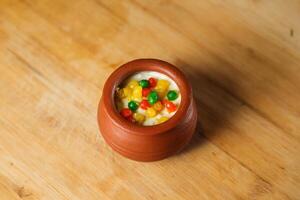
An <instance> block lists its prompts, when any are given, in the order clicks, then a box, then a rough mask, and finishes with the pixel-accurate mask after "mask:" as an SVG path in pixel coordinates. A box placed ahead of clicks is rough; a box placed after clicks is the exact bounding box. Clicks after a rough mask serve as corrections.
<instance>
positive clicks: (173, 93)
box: [167, 90, 178, 101]
mask: <svg viewBox="0 0 300 200" xmlns="http://www.w3.org/2000/svg"><path fill="white" fill-rule="evenodd" d="M167 97H168V100H170V101H174V100H175V99H177V97H178V94H177V92H176V91H175V90H170V91H169V92H168V94H167Z"/></svg>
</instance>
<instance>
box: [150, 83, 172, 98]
mask: <svg viewBox="0 0 300 200" xmlns="http://www.w3.org/2000/svg"><path fill="white" fill-rule="evenodd" d="M169 85H170V83H169V81H167V80H158V81H157V85H156V87H155V88H154V89H155V90H156V91H157V93H158V96H159V98H161V99H162V98H164V96H165V95H166V93H167V91H168V89H169Z"/></svg>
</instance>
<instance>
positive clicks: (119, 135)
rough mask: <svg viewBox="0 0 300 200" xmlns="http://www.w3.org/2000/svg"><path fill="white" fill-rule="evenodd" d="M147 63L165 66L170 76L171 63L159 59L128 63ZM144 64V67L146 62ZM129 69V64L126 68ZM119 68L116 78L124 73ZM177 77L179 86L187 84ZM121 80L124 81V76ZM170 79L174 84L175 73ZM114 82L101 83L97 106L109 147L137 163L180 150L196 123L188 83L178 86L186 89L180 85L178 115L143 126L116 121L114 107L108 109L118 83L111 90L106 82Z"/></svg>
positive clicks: (112, 103)
mask: <svg viewBox="0 0 300 200" xmlns="http://www.w3.org/2000/svg"><path fill="white" fill-rule="evenodd" d="M147 61H150V63H151V61H153V63H152V64H156V65H159V64H161V63H163V64H165V65H168V66H165V67H164V70H168V72H170V71H171V73H172V70H173V69H175V68H174V66H172V65H171V64H169V63H166V62H163V61H160V60H153V59H142V62H140V60H136V61H132V62H133V63H134V64H139V65H141V64H143V63H144V62H147ZM132 62H131V63H132ZM125 65H126V64H125ZM127 65H128V64H127ZM145 65H148V62H147V64H145ZM130 66H132V65H129V66H127V67H130ZM122 67H123V68H125V70H124V72H117V73H119V75H120V76H122V73H125V72H126V71H127V70H126V66H122ZM169 68H170V70H169ZM146 69H147V68H143V69H141V70H146ZM175 70H176V73H177V72H178V69H177V68H176V69H175ZM176 73H175V74H176ZM169 75H172V74H169ZM179 76H180V77H179V78H181V79H183V80H181V81H183V83H185V81H187V80H186V79H185V77H184V76H183V74H182V73H181V72H180V73H179ZM122 78H123V79H125V78H126V77H122ZM171 78H172V77H171ZM173 78H174V79H173V80H175V82H176V79H177V78H178V74H176V76H174V77H173ZM115 80H117V79H115ZM115 80H113V79H111V80H110V78H109V79H108V80H107V82H108V83H105V86H104V91H103V94H102V97H101V100H100V102H99V107H98V124H99V128H100V132H101V134H102V136H103V138H104V139H105V141H106V142H107V143H108V144H109V145H110V146H111V148H112V149H114V150H115V151H117V152H118V153H120V154H121V155H123V156H125V157H127V158H130V159H132V160H137V161H155V160H161V159H163V158H166V157H168V156H171V155H173V154H175V153H177V152H178V151H180V150H181V149H183V147H184V146H185V145H186V144H187V143H188V142H189V141H190V139H191V138H192V135H193V133H194V132H195V129H196V124H197V108H196V105H195V102H194V100H193V97H192V94H190V93H191V88H189V87H190V85H189V84H188V83H187V84H181V85H184V87H187V88H184V87H183V86H182V88H180V90H184V91H185V93H184V92H183V93H181V94H182V95H185V96H182V99H183V100H184V106H183V108H181V110H180V112H177V113H176V114H175V115H174V116H173V117H175V116H176V115H178V116H176V119H172V118H173V117H172V118H171V119H170V120H168V121H167V122H165V123H162V124H160V125H155V126H149V127H143V126H140V125H136V124H132V123H131V122H128V121H125V120H123V119H120V118H121V117H120V116H119V113H117V112H116V109H115V108H112V105H114V102H111V101H113V99H114V98H113V93H114V89H115V86H116V85H118V84H119V82H118V83H116V84H112V85H114V87H113V86H111V87H109V86H107V85H109V84H110V83H109V81H115ZM106 86H107V87H106ZM110 90H111V91H110ZM109 91H110V93H109ZM108 93H109V94H108ZM151 129H152V130H153V131H152V130H151Z"/></svg>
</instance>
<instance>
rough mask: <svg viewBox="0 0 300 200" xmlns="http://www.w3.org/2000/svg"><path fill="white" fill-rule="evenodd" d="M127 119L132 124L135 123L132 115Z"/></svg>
mask: <svg viewBox="0 0 300 200" xmlns="http://www.w3.org/2000/svg"><path fill="white" fill-rule="evenodd" d="M126 119H127V120H128V121H130V122H135V119H134V118H133V116H132V115H130V116H129V117H126Z"/></svg>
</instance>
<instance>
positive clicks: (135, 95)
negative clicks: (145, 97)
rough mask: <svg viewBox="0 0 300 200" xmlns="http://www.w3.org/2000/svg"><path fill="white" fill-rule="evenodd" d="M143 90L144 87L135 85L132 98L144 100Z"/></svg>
mask: <svg viewBox="0 0 300 200" xmlns="http://www.w3.org/2000/svg"><path fill="white" fill-rule="evenodd" d="M142 90H143V88H142V87H141V86H135V87H134V89H133V91H132V94H131V99H132V100H135V101H141V100H142Z"/></svg>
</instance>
